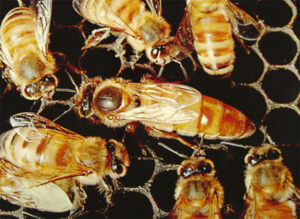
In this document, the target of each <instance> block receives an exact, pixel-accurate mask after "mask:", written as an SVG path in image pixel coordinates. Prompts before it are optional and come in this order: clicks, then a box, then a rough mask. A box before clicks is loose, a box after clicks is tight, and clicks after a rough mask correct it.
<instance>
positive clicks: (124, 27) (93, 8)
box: [73, 0, 171, 52]
mask: <svg viewBox="0 0 300 219" xmlns="http://www.w3.org/2000/svg"><path fill="white" fill-rule="evenodd" d="M147 2H148V5H149V6H150V9H151V11H148V10H147V9H146V6H145V3H144V2H143V1H142V0H112V1H109V0H73V7H74V9H75V10H76V12H77V13H78V14H80V15H81V16H82V17H84V18H85V19H87V20H88V21H90V22H91V23H94V24H97V25H100V26H104V27H107V28H109V29H107V30H108V31H110V32H112V33H115V34H122V33H123V34H125V35H126V38H127V42H128V43H129V44H130V45H131V47H132V48H133V49H134V50H135V51H137V52H140V51H143V50H145V49H146V48H148V47H150V46H153V45H155V44H156V43H157V42H159V41H160V40H164V39H166V38H167V37H168V36H169V33H170V31H171V28H170V25H169V24H168V23H167V22H166V21H165V19H164V18H163V17H161V16H160V15H159V14H158V13H157V12H158V11H160V8H161V5H160V3H159V2H158V1H155V0H148V1H147ZM99 31H100V32H101V31H103V28H102V29H99ZM96 32H97V31H95V32H94V33H96ZM94 35H97V34H94ZM100 36H101V37H100V38H104V36H107V31H106V33H105V34H100ZM96 38H97V37H96ZM98 40H99V39H98ZM99 41H100V40H99Z"/></svg>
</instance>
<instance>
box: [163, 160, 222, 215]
mask: <svg viewBox="0 0 300 219" xmlns="http://www.w3.org/2000/svg"><path fill="white" fill-rule="evenodd" d="M177 173H178V175H179V176H180V178H179V180H178V181H177V184H176V189H175V200H176V203H175V206H174V208H173V209H172V210H171V211H170V213H169V218H207V219H213V218H222V217H221V212H220V209H221V208H222V206H223V202H224V189H223V186H222V185H221V184H220V182H219V180H217V179H216V177H215V173H216V171H215V169H214V163H213V162H212V161H211V160H209V159H206V158H204V157H192V158H189V159H187V160H185V161H183V162H182V163H181V164H180V166H179V168H178V170H177Z"/></svg>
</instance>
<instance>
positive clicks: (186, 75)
mask: <svg viewBox="0 0 300 219" xmlns="http://www.w3.org/2000/svg"><path fill="white" fill-rule="evenodd" d="M173 61H174V62H177V63H178V64H179V66H180V68H181V71H182V73H183V76H184V79H188V74H187V72H186V70H185V67H184V66H183V65H182V63H181V62H180V61H178V60H173Z"/></svg>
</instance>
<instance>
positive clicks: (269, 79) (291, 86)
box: [262, 69, 300, 103]
mask: <svg viewBox="0 0 300 219" xmlns="http://www.w3.org/2000/svg"><path fill="white" fill-rule="evenodd" d="M262 88H263V89H264V90H265V92H266V93H267V95H268V97H269V98H270V99H271V100H273V101H275V102H277V103H289V102H293V101H294V100H295V99H296V98H297V97H298V96H299V92H300V84H299V79H298V78H297V76H296V75H295V74H294V73H292V72H291V71H288V70H285V69H278V70H273V71H269V72H267V74H266V75H265V77H264V80H263V84H262Z"/></svg>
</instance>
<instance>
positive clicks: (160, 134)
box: [145, 126, 199, 150]
mask: <svg viewBox="0 0 300 219" xmlns="http://www.w3.org/2000/svg"><path fill="white" fill-rule="evenodd" d="M145 130H146V132H147V133H148V134H149V135H150V136H152V137H156V138H166V139H175V140H177V141H179V142H181V143H182V144H184V145H186V146H188V147H190V148H192V149H196V150H198V149H199V147H198V146H196V145H192V144H191V143H189V142H188V141H186V140H184V139H183V138H181V137H180V136H179V135H177V134H176V133H173V132H163V131H160V130H158V129H155V128H152V127H149V126H145Z"/></svg>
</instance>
